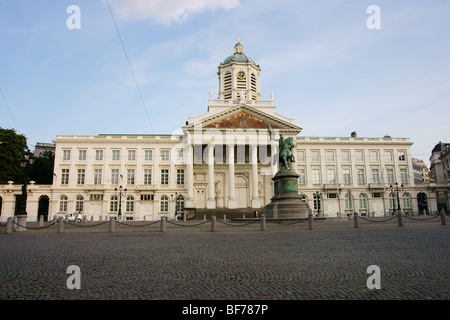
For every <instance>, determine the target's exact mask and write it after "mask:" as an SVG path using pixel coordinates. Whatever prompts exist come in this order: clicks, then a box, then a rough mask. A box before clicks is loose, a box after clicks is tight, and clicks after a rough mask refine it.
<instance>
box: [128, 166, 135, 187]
mask: <svg viewBox="0 0 450 320" xmlns="http://www.w3.org/2000/svg"><path fill="white" fill-rule="evenodd" d="M134 173H135V170H134V169H128V170H127V184H134Z"/></svg>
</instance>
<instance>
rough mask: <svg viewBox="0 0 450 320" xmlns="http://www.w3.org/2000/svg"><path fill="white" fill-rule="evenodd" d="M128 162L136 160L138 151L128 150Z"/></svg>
mask: <svg viewBox="0 0 450 320" xmlns="http://www.w3.org/2000/svg"><path fill="white" fill-rule="evenodd" d="M128 160H129V161H135V160H136V150H128Z"/></svg>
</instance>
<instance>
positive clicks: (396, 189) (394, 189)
mask: <svg viewBox="0 0 450 320" xmlns="http://www.w3.org/2000/svg"><path fill="white" fill-rule="evenodd" d="M390 189H391V192H395V193H396V194H397V208H398V212H400V209H401V208H400V197H399V192H400V191H402V192H403V191H404V189H403V184H402V185H401V186H400V188H399V187H398V182H396V183H395V188H394V187H393V186H392V184H391V186H390ZM393 207H394V213H395V205H394V206H393Z"/></svg>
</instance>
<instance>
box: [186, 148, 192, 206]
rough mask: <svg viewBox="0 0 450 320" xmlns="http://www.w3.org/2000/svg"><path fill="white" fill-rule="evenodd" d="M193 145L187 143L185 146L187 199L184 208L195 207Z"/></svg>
mask: <svg viewBox="0 0 450 320" xmlns="http://www.w3.org/2000/svg"><path fill="white" fill-rule="evenodd" d="M192 149H193V147H192V145H188V146H187V148H186V151H187V155H186V183H187V199H186V202H185V204H184V206H185V207H186V208H195V202H194V157H193V151H192Z"/></svg>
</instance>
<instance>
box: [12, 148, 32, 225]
mask: <svg viewBox="0 0 450 320" xmlns="http://www.w3.org/2000/svg"><path fill="white" fill-rule="evenodd" d="M34 158H35V157H34V154H33V153H32V152H31V151H30V150H27V151H26V152H25V154H24V156H23V157H22V159H20V166H21V167H22V169H23V174H24V182H23V186H22V199H21V201H20V204H19V210H17V214H16V216H17V218H18V224H19V228H17V231H25V230H26V229H25V226H26V223H27V185H28V179H29V175H30V168H31V166H32V165H33V164H34Z"/></svg>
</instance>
